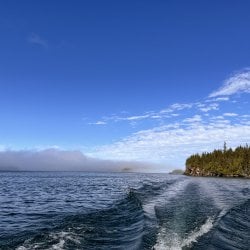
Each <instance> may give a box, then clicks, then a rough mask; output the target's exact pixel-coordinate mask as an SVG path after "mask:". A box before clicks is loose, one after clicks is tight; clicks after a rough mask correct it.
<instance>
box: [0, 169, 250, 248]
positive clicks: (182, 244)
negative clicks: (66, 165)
mask: <svg viewBox="0 0 250 250" xmlns="http://www.w3.org/2000/svg"><path fill="white" fill-rule="evenodd" d="M0 190H1V193H0V194H1V195H0V249H3V250H4V249H17V250H26V249H32V250H33V249H43V250H45V249H95V250H96V249H126V250H127V249H164V250H165V249H176V250H177V249H206V250H207V249H250V180H246V179H222V178H191V177H185V176H173V175H167V174H132V173H131V174H130V173H127V174H115V173H112V174H111V173H98V174H97V173H77V172H72V173H69V172H5V173H0Z"/></svg>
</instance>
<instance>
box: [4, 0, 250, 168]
mask: <svg viewBox="0 0 250 250" xmlns="http://www.w3.org/2000/svg"><path fill="white" fill-rule="evenodd" d="M249 9H250V3H249V1H240V2H239V1H230V0H229V1H73V2H72V1H26V0H25V1H12V0H11V1H3V2H1V3H0V31H1V46H0V114H1V118H0V121H1V122H0V149H1V150H10V149H11V150H21V149H46V148H50V147H57V148H61V149H64V150H81V151H82V152H83V153H84V154H86V155H89V156H92V157H99V158H105V159H115V160H124V159H125V160H142V161H150V162H159V163H163V164H166V165H167V166H169V167H174V166H183V165H184V161H185V158H186V157H187V156H188V155H189V154H192V153H195V152H201V151H202V150H206V151H207V150H211V149H213V148H214V147H220V146H221V145H223V142H224V140H226V141H228V144H229V145H230V146H232V147H234V146H236V145H238V144H240V143H242V144H243V143H249V142H250V116H249V115H250V112H249V101H250V97H249V92H250V69H249V67H250V58H249V54H250V28H249V27H250V15H249Z"/></svg>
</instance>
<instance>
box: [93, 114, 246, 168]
mask: <svg viewBox="0 0 250 250" xmlns="http://www.w3.org/2000/svg"><path fill="white" fill-rule="evenodd" d="M191 120H193V122H191ZM200 120H201V118H200V117H199V116H195V117H193V118H190V120H189V121H190V124H186V125H184V124H181V123H180V124H175V126H172V127H171V126H163V127H157V128H154V129H149V130H144V131H139V132H137V133H135V134H133V135H131V136H129V137H127V138H124V139H123V140H121V141H118V142H116V143H114V144H111V145H105V146H101V147H99V148H97V149H96V150H95V151H94V152H92V153H93V155H96V156H99V157H103V158H110V159H133V160H142V159H143V160H148V161H152V162H165V163H166V164H169V165H175V166H184V161H185V159H186V157H188V156H189V155H191V154H194V153H196V152H203V151H211V150H213V149H214V148H218V147H222V145H223V142H224V141H227V142H228V145H229V146H232V147H233V146H237V145H239V144H245V143H247V142H248V143H249V141H250V125H249V124H248V123H245V124H233V125H232V124H231V123H230V121H228V120H225V119H222V118H220V119H217V120H216V119H211V121H210V122H208V123H206V124H205V123H200V122H198V123H197V121H200Z"/></svg>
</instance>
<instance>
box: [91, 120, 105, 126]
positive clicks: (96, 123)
mask: <svg viewBox="0 0 250 250" xmlns="http://www.w3.org/2000/svg"><path fill="white" fill-rule="evenodd" d="M88 124H89V125H106V124H107V122H104V121H97V122H89V123H88Z"/></svg>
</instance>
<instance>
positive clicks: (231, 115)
mask: <svg viewBox="0 0 250 250" xmlns="http://www.w3.org/2000/svg"><path fill="white" fill-rule="evenodd" d="M223 116H229V117H235V116H238V114H236V113H224V114H223Z"/></svg>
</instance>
